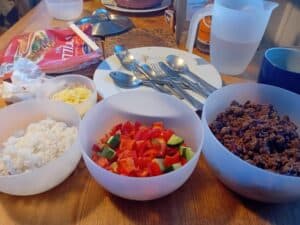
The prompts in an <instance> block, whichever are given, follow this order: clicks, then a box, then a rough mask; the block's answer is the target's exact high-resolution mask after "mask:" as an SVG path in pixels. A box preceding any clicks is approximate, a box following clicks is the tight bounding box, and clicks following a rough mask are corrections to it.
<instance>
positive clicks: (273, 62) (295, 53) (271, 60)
mask: <svg viewBox="0 0 300 225" xmlns="http://www.w3.org/2000/svg"><path fill="white" fill-rule="evenodd" d="M258 83H264V84H270V85H274V86H278V87H281V88H284V89H287V90H290V91H293V92H296V93H298V94H300V50H299V49H294V48H270V49H268V50H267V51H266V52H265V55H264V59H263V62H262V65H261V69H260V74H259V77H258Z"/></svg>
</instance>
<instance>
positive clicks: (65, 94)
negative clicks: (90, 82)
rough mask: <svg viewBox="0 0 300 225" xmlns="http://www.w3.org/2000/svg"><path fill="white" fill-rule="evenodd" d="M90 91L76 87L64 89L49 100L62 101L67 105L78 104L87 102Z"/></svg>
mask: <svg viewBox="0 0 300 225" xmlns="http://www.w3.org/2000/svg"><path fill="white" fill-rule="evenodd" d="M91 95H92V91H91V90H90V89H88V88H87V87H85V86H82V85H78V86H73V87H67V88H64V89H62V90H60V91H58V92H56V93H54V94H53V95H52V96H51V100H55V101H62V102H65V103H68V104H72V105H73V104H80V103H83V102H85V101H87V100H88V99H89V98H90V96H91Z"/></svg>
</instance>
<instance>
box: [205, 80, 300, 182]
mask: <svg viewBox="0 0 300 225" xmlns="http://www.w3.org/2000/svg"><path fill="white" fill-rule="evenodd" d="M235 85H240V86H246V85H253V86H257V85H260V86H262V87H263V86H265V87H268V88H271V89H280V90H281V91H282V92H286V93H287V94H289V95H294V96H299V100H300V95H298V94H296V93H294V92H291V91H288V90H286V89H283V88H279V87H275V86H272V85H267V84H260V83H245V84H231V85H227V86H224V87H223V88H221V89H219V90H217V91H215V92H214V93H212V94H211V95H210V96H209V97H208V99H207V100H206V103H209V99H211V98H213V97H214V96H215V95H217V94H218V93H219V92H221V91H222V90H224V89H228V88H230V87H231V86H235ZM241 90H242V88H241ZM206 108H207V104H204V107H203V114H202V115H204V114H205V112H206ZM220 113H221V112H220ZM202 120H205V123H204V122H203V126H207V125H208V123H207V121H206V118H205V117H203V116H202ZM208 128H209V127H208ZM209 130H210V132H211V134H212V136H213V139H214V140H215V142H216V143H218V145H219V146H220V147H219V148H218V150H217V151H225V152H226V153H225V154H227V155H228V157H231V158H233V159H235V160H238V161H240V162H241V163H242V164H244V165H245V166H247V167H249V169H252V170H256V171H260V172H263V173H266V174H268V175H270V176H274V177H277V178H280V179H286V180H297V181H300V177H296V176H289V175H285V174H279V173H276V172H272V171H269V170H266V169H262V168H259V167H257V166H254V165H252V164H251V163H248V162H246V161H245V160H242V159H241V158H240V157H238V156H237V155H235V154H233V153H232V152H231V151H229V150H228V149H227V148H226V147H225V146H224V145H223V144H222V143H221V142H220V141H219V140H218V139H217V138H216V136H215V135H214V134H213V132H212V131H211V129H210V128H209Z"/></svg>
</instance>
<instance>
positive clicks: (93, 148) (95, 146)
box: [92, 144, 101, 152]
mask: <svg viewBox="0 0 300 225" xmlns="http://www.w3.org/2000/svg"><path fill="white" fill-rule="evenodd" d="M100 150H101V149H100V147H99V145H97V144H94V145H93V147H92V151H93V152H100Z"/></svg>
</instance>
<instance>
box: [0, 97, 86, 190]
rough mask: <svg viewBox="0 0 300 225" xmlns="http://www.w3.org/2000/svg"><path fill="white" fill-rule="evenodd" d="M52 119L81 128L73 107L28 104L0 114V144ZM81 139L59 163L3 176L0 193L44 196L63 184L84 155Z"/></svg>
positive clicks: (59, 159)
mask: <svg viewBox="0 0 300 225" xmlns="http://www.w3.org/2000/svg"><path fill="white" fill-rule="evenodd" d="M46 118H51V119H54V120H56V121H61V122H65V123H66V124H67V125H69V126H75V127H76V128H79V123H80V116H79V114H78V113H77V112H76V111H75V110H74V108H72V107H71V106H69V105H67V104H64V103H61V102H54V101H50V100H37V99H35V100H27V101H23V102H20V103H16V104H13V105H10V106H7V107H6V108H4V109H1V110H0V123H1V126H0V143H3V142H4V141H6V140H7V138H8V137H10V136H12V135H14V134H15V132H16V131H19V130H23V129H24V128H26V127H27V126H28V125H29V124H31V123H33V122H38V121H40V120H43V119H46ZM79 148H80V145H79V142H78V138H76V142H75V143H73V144H72V145H71V146H70V147H69V149H67V150H66V151H65V152H64V153H63V154H62V155H60V156H59V157H58V158H57V159H55V160H52V161H50V162H49V163H47V164H45V165H44V166H42V167H40V168H36V169H32V170H31V171H28V172H24V173H21V174H17V175H7V176H0V191H1V192H4V193H7V194H11V195H33V194H38V193H41V192H45V191H47V190H49V189H51V188H53V187H55V186H57V185H58V184H60V183H61V182H62V181H64V180H65V179H66V178H67V177H68V176H69V175H70V174H71V173H72V171H73V170H74V169H75V167H76V165H77V164H78V162H79V160H80V157H81V152H80V149H79Z"/></svg>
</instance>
